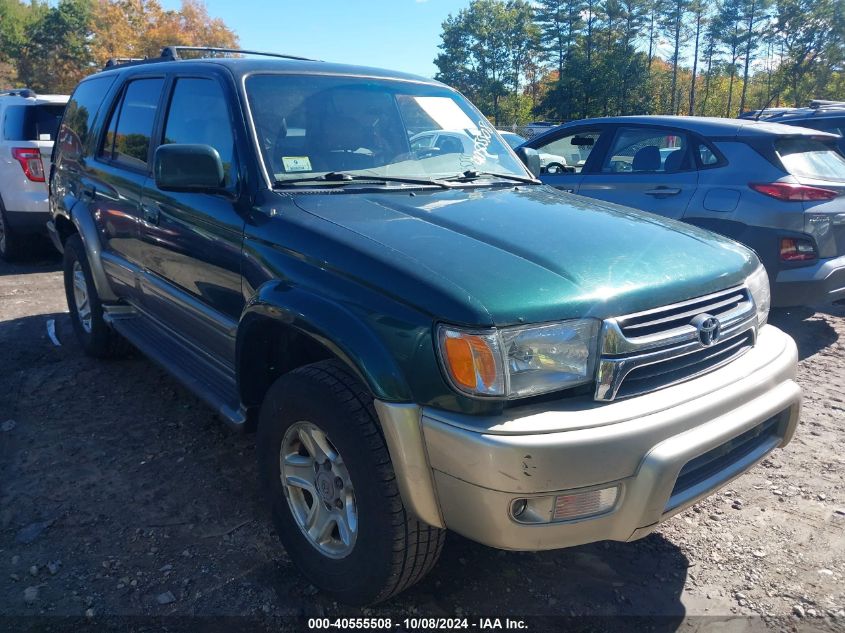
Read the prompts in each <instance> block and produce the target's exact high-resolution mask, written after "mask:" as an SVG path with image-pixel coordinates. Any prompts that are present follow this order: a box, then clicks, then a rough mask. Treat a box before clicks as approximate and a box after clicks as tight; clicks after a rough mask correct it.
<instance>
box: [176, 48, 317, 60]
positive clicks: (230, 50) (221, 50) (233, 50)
mask: <svg viewBox="0 0 845 633" xmlns="http://www.w3.org/2000/svg"><path fill="white" fill-rule="evenodd" d="M180 51H201V52H204V53H232V54H237V55H263V56H265V57H279V58H281V59H296V60H299V61H303V62H313V61H317V60H314V59H310V58H308V57H298V56H296V55H284V54H282V53H267V52H264V51H250V50H246V49H241V48H218V47H216V46H165V47H164V48H163V49H161V56H162V58H165V59H185V58H184V57H182V56H180V55H179V52H180ZM188 59H192V58H188Z"/></svg>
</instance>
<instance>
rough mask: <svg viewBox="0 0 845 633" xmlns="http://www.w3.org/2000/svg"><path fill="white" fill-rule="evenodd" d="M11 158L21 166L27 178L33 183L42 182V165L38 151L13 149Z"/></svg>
mask: <svg viewBox="0 0 845 633" xmlns="http://www.w3.org/2000/svg"><path fill="white" fill-rule="evenodd" d="M12 158H14V159H15V160H16V161H18V162H19V163H20V164H21V167H22V168H23V173H25V174H26V177H27V178H29V179H30V180H34V181H35V182H44V164H43V163H42V162H41V152H40V151H38V150H37V149H34V148H32V147H14V148H12Z"/></svg>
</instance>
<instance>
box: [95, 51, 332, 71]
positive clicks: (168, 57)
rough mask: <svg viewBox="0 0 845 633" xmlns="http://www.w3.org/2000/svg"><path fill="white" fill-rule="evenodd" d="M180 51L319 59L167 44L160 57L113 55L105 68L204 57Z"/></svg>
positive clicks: (305, 60) (307, 58) (311, 60)
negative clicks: (186, 55)
mask: <svg viewBox="0 0 845 633" xmlns="http://www.w3.org/2000/svg"><path fill="white" fill-rule="evenodd" d="M180 51H194V52H202V53H227V54H232V55H262V56H265V57H276V58H279V59H295V60H298V61H304V62H313V61H318V60H316V59H311V58H309V57H298V56H296V55H284V54H282V53H267V52H263V51H251V50H246V49H242V48H220V47H217V46H165V47H164V48H162V49H161V54H160V55H159V56H158V57H113V58H111V59H109V60H108V61H107V62H106V65H105V66H103V70H108V69H110V68H116V67H118V66H135V65H138V64H154V63H158V62H169V61H176V60H179V59H183V60H184V59H203V57H202V56H200V57H182V56H181V55H180V54H179V53H180Z"/></svg>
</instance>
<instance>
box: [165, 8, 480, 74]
mask: <svg viewBox="0 0 845 633" xmlns="http://www.w3.org/2000/svg"><path fill="white" fill-rule="evenodd" d="M468 4H469V0H317V1H316V2H315V1H310V0H206V6H207V7H208V12H209V14H210V15H211V16H212V17H218V18H222V19H223V21H224V22H226V24H227V25H228V26H229V28H231V29H233V30H234V31H235V33H237V35H238V38H239V39H240V46H241V48H249V49H252V50H259V51H271V52H275V53H288V54H290V55H302V56H303V57H312V58H315V59H322V60H326V61H332V62H341V63H345V64H360V65H363V66H376V67H381V68H390V69H393V70H399V71H403V72H408V73H414V74H417V75H423V76H425V77H433V76H434V74H435V73H436V72H437V67H436V66H435V65H434V58H435V56H436V55H437V53H438V49H437V45H438V44H439V43H440V31H441V28H440V26H441V24H442V23H443V20H445V19H446V17H447V16H448V15H449V14H450V13H451V14H456V13H457V12H458V11H460V10H461V9H462V8H464V7H466V6H467V5H468ZM162 5H163V6H164V7H165V8H166V9H178V8H179V6H180V2H179V0H164V1H163V2H162Z"/></svg>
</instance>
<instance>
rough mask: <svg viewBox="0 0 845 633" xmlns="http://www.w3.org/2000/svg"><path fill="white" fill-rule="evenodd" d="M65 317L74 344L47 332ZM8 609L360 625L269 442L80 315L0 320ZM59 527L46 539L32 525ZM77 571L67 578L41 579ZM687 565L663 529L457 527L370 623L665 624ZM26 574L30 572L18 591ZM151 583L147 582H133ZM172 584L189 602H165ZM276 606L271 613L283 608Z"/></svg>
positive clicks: (63, 331) (2, 599)
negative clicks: (518, 543)
mask: <svg viewBox="0 0 845 633" xmlns="http://www.w3.org/2000/svg"><path fill="white" fill-rule="evenodd" d="M50 319H54V320H55V323H56V331H57V335H58V339H59V341H60V342H61V346H59V347H57V346H55V345H54V344H53V343H52V342H51V341H50V340H49V338H48V337H47V334H46V322H47V321H48V320H50ZM0 347H2V349H3V350H4V359H3V368H4V369H5V370H7V371H4V372H0V421H2V420H3V419H6V418H8V419H13V420H14V421H15V426H14V428H13V429H12V430H10V431H8V432H3V433H2V435H3V437H2V440H3V441H2V442H0V481H2V486H0V508H2V510H0V551H3V559H4V560H0V566H8V565H7V564H8V561H9V560H10V558H11V557H13V556H18V557H19V559H20V562H19V563H16V565H18V566H19V567H20V569H17V571H15V569H12V568H10V569H5V567H4V568H3V570H2V571H3V573H2V574H0V604H5V605H7V606H8V612H9V613H10V614H12V615H15V614H17V615H25V614H27V613H31V612H32V611H31V609H30V608H29V607H28V606H27V605H26V604H25V603H24V601H23V591H24V588H25V587H26V586H27V585H30V584H39V608H41V609H42V610H44V612H45V613H48V614H56V615H62V614H64V615H81V614H83V613H84V611H85V610H86V608H89V607H90V608H95V609H96V611H97V613H100V614H116V615H133V616H134V615H144V616H150V615H174V616H175V615H192V614H203V615H208V616H211V615H221V616H225V615H237V614H255V613H259V614H260V613H262V612H263V613H268V612H269V613H271V614H275V615H283V616H284V615H287V616H297V615H298V616H302V615H305V616H321V615H360V614H361V613H362V612H361V611H360V610H357V609H349V608H345V607H343V606H339V605H336V604H335V603H333V602H332V601H331V600H330V599H329V598H327V597H325V596H323V595H321V594H319V593H318V592H316V590H314V589H313V587H310V585H309V584H308V583H307V581H305V580H304V579H303V578H302V577H301V576H300V575H299V573H298V572H297V571H296V570H295V568H294V567H293V566H292V565H291V563H290V560H289V559H288V557H287V555H286V553H285V552H284V551H283V549H282V548H281V546H280V545H279V543H278V540H277V539H276V537H275V535H274V534H273V532H272V529H271V527H270V522H269V518H268V516H267V514H268V513H267V512H266V510H265V503H264V501H263V500H262V499H261V498H260V497H259V495H258V493H257V485H256V472H255V470H256V469H255V463H254V461H255V460H254V436H243V435H238V434H235V433H232V432H231V431H229V430H228V429H227V428H225V427H224V425H223V424H222V422H220V421H219V420H218V419H217V418H216V417H215V415H214V413H213V412H212V411H211V410H210V409H208V408H207V407H206V406H204V405H203V404H202V403H200V402H199V401H198V400H197V399H196V398H194V397H193V396H192V395H191V394H189V393H188V392H187V391H185V390H184V389H183V388H182V387H181V386H180V385H179V384H178V383H177V382H176V381H175V380H174V379H172V378H171V377H170V376H169V375H168V374H166V373H164V372H163V371H161V370H159V369H158V368H157V367H156V366H154V365H153V364H152V363H151V362H149V361H147V360H146V359H145V358H143V357H141V356H140V355H136V356H134V357H132V358H128V359H124V360H114V361H97V360H93V359H89V358H86V357H84V356H83V355H82V353H81V350H80V348H79V346H78V345H77V344H76V342H75V340H74V338H73V334H72V330H71V327H70V321H69V317H68V315H67V314H66V313H56V314H46V315H39V316H33V317H26V318H21V319H13V320H9V321H3V322H0ZM39 522H49V526H48V527H46V528H44V529H43V530H42V531H41V532H40V533H39V535H38V536H37V538H35V539H33V540H32V541H31V542H27V543H22V542H20V539H19V536H20V534H21V530H24V529H25V528H27V527H28V526H31V525H33V524H37V523H39ZM56 560H59V561H61V567H60V569H59V571H58V573H57V574H56V575H51V574H49V573H47V572H46V571H39V572H38V574H37V576H38V577H37V578H30V577H29V575H28V573H29V572H28V571H27V570H28V569H29V567H30V566H31V565H36V566H37V568H38V569H39V570H43V569H44V566H45V565H46V564H47V563H48V562H51V561H56ZM687 568H688V561H687V559H686V558H685V556H684V554H683V553H682V551H681V550H680V549H679V548H678V547H677V546H676V545H674V544H673V543H671V542H670V541H668V540H666V539H664V538H663V537H662V536H660V535H652V536H649V537H648V538H646V539H643V540H641V541H637V542H634V543H612V542H607V543H596V544H591V545H585V546H581V547H577V548H572V549H568V550H559V551H551V552H540V553H518V552H503V551H497V550H494V549H490V548H487V547H484V546H482V545H478V544H476V543H473V542H471V541H469V540H466V539H464V538H461V537H460V536H458V535H455V534H450V535H449V537H448V539H447V542H446V546H445V548H444V552H443V556H442V557H441V560H440V562H439V564H438V565H437V566H436V567H435V569H434V571H433V573H432V574H431V575H430V576H429V577H427V578H426V579H424V580H423V581H422V582H421V583H420V584H419V585H417V586H415V587H413V588H412V589H410V590H409V591H407V592H405V593H404V594H402V595H400V596H398V597H396V598H395V599H393V600H391V601H389V602H388V603H386V604H384V605H379V606H377V607H375V608H373V609H371V610H368V611H367V612H366V613H368V614H370V615H384V616H388V615H389V616H391V617H393V618H394V619H397V618H400V617H402V618H404V617H408V616H411V615H414V614H416V615H425V616H454V615H456V614H460V613H462V614H465V615H479V616H495V615H499V616H505V615H510V614H522V615H549V616H551V615H559V614H565V615H571V614H575V615H584V614H590V615H599V616H611V617H612V616H618V615H642V616H654V615H657V616H662V617H663V618H664V619H663V620H661V626H660V627H659V628H658V630H673V627H674V626H676V625H677V624H678V623H680V622H681V619H682V617H683V614H684V607H683V605H682V604H681V601H680V596H681V592H682V590H683V587H684V582H685V579H686V576H687ZM10 574H16V575H18V576H22V577H23V580H20V581H15V580H13V579H11V575H10ZM131 581H135V584H134V585H132V584H130V582H131ZM165 592H170V593H171V594H172V596H173V598H174V601H173V602H172V603H167V604H161V603H160V602H159V596H161V595H162V594H163V593H165ZM268 610H269V611H268Z"/></svg>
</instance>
